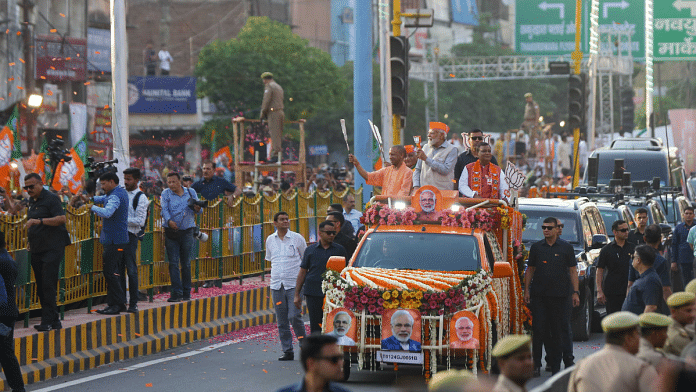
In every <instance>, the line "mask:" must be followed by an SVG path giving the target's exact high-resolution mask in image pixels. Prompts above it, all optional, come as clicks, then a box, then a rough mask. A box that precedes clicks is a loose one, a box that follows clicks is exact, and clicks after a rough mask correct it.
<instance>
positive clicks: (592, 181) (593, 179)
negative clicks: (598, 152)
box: [587, 157, 599, 187]
mask: <svg viewBox="0 0 696 392" xmlns="http://www.w3.org/2000/svg"><path fill="white" fill-rule="evenodd" d="M598 169H599V168H598V158H597V157H590V158H587V185H588V186H594V187H596V186H597V170H598Z"/></svg>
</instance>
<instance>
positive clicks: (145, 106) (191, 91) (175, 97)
mask: <svg viewBox="0 0 696 392" xmlns="http://www.w3.org/2000/svg"><path fill="white" fill-rule="evenodd" d="M128 105H129V106H128V111H129V112H130V113H143V114H177V113H179V114H195V113H196V78H193V77H176V76H160V77H157V76H137V77H134V78H132V79H130V80H129V81H128Z"/></svg>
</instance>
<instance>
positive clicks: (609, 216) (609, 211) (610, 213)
mask: <svg viewBox="0 0 696 392" xmlns="http://www.w3.org/2000/svg"><path fill="white" fill-rule="evenodd" d="M599 213H600V214H602V220H603V221H604V227H606V228H607V237H609V240H613V239H614V232H613V231H612V230H611V225H612V224H614V222H616V221H617V220H622V219H623V217H622V216H621V211H619V210H618V209H615V208H612V207H600V208H599Z"/></svg>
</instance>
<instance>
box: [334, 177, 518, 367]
mask: <svg viewBox="0 0 696 392" xmlns="http://www.w3.org/2000/svg"><path fill="white" fill-rule="evenodd" d="M367 207H368V208H366V211H365V213H364V215H363V218H362V219H363V222H364V223H365V226H366V228H367V230H366V232H365V233H364V235H363V236H362V238H361V239H360V243H359V244H358V248H357V249H356V251H355V254H354V255H353V258H352V259H351V260H349V261H348V263H346V260H345V259H344V258H342V257H332V258H331V259H330V260H329V262H328V263H327V272H326V274H325V278H324V282H323V290H324V293H325V295H326V302H325V306H324V320H323V324H322V328H323V331H324V333H329V334H332V335H334V336H337V337H338V338H339V344H341V345H343V348H344V352H345V353H346V357H347V358H346V359H347V360H346V362H345V367H344V371H345V377H346V379H347V378H348V376H349V375H350V370H351V366H352V365H355V364H356V363H357V366H358V369H376V368H381V367H382V365H383V364H388V365H392V364H394V366H395V367H398V366H399V364H408V365H417V366H422V369H423V373H424V375H425V377H426V378H430V376H431V375H432V374H433V373H435V372H437V370H438V369H441V370H442V369H447V368H451V367H456V368H468V369H471V370H472V371H474V372H476V371H477V369H478V370H482V371H484V372H487V371H488V370H490V366H491V354H490V353H491V349H492V348H493V344H494V343H495V341H497V339H500V338H501V337H503V336H505V335H508V334H511V333H524V330H525V322H526V321H528V320H527V319H526V316H525V315H526V314H527V312H526V311H525V308H524V305H523V296H522V290H521V287H522V286H521V282H520V275H519V271H520V269H519V268H518V265H517V262H518V260H521V259H522V257H517V260H516V258H515V257H513V238H514V239H518V238H521V234H522V229H523V222H522V215H521V214H520V213H519V212H518V211H516V210H515V209H514V208H511V207H508V206H507V204H506V203H505V202H504V201H500V200H495V199H468V198H459V197H457V193H456V191H440V190H437V189H436V188H434V187H430V186H426V187H421V188H419V189H418V191H417V192H416V194H415V195H414V196H412V197H406V198H388V197H384V196H377V197H375V198H373V200H371V202H370V203H369V205H368V206H367Z"/></svg>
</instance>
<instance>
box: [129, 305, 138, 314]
mask: <svg viewBox="0 0 696 392" xmlns="http://www.w3.org/2000/svg"><path fill="white" fill-rule="evenodd" d="M126 312H128V313H138V305H131V306H129V307H128V310H126Z"/></svg>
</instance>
